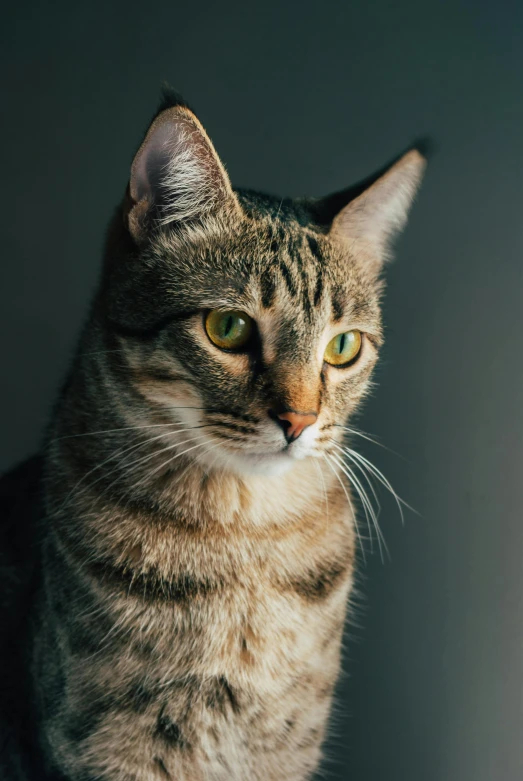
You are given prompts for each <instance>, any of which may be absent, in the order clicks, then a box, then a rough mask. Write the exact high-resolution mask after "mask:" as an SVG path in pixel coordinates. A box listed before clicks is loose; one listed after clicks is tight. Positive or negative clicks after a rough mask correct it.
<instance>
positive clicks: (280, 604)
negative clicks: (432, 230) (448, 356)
mask: <svg viewBox="0 0 523 781" xmlns="http://www.w3.org/2000/svg"><path fill="white" fill-rule="evenodd" d="M164 111H166V112H172V111H174V112H177V111H178V112H180V111H181V112H182V113H183V118H184V119H183V122H184V123H185V124H184V128H183V134H184V135H183V138H182V141H183V143H184V144H185V146H184V149H183V155H181V156H179V157H176V154H175V153H174V152H173V149H174V150H176V149H177V148H179V147H177V146H176V143H174V145H173V141H172V139H170V138H169V139H168V143H167V142H166V141H165V138H164V136H165V132H167V131H165V132H164V130H162V132H161V133H160V136H161V143H162V144H163V146H161V150H160V151H161V152H162V154H165V149H166V148H167V150H168V152H167V153H168V154H169V155H171V157H170V158H169V169H168V176H167V179H165V178H164V179H161V178H160V179H158V180H157V181H156V183H155V180H154V177H153V176H152V175H151V174H150V171H151V165H152V163H151V160H152V161H153V162H154V160H155V159H157V158H156V157H155V155H157V154H159V152H158V150H157V149H155V148H153V149H152V151H151V149H149V148H148V144H156V143H158V134H157V133H156V132H152V131H150V133H149V135H148V137H147V138H149V141H148V140H147V138H146V141H145V143H144V145H142V147H141V149H140V151H139V153H138V156H137V158H136V160H135V164H134V168H133V172H134V173H133V174H132V177H131V185H130V189H129V194H128V196H127V197H126V199H125V201H124V204H123V206H122V208H121V210H119V211H118V213H117V214H116V216H115V218H114V220H113V222H112V225H111V228H110V231H109V236H108V243H107V251H106V258H105V263H104V272H103V275H102V281H101V285H100V289H99V291H98V293H97V295H96V298H95V302H94V305H93V307H92V310H91V314H90V318H89V321H88V323H87V325H86V328H85V330H84V333H83V336H82V338H81V341H80V345H79V348H78V352H77V356H76V359H75V362H74V365H73V368H72V370H71V373H70V376H69V378H68V381H67V383H66V385H65V387H64V389H63V392H62V395H61V398H60V401H59V404H58V405H57V409H56V413H55V416H54V420H53V424H52V427H51V430H50V434H49V438H48V444H47V449H46V462H45V505H46V521H45V526H44V534H43V539H42V543H41V556H42V573H43V574H42V583H41V586H40V587H39V589H38V593H37V599H36V602H35V605H36V607H35V630H34V634H33V638H32V645H31V648H32V651H31V653H32V673H33V685H34V690H35V692H36V701H37V708H38V719H39V721H38V723H39V725H40V745H41V749H42V751H43V754H44V756H45V762H46V763H47V764H46V767H47V768H48V772H49V773H60V774H62V776H63V777H64V778H66V779H71V780H74V781H94V779H99V780H100V781H164V780H165V779H173V781H200V780H201V781H221V780H222V779H223V781H233V779H236V780H237V781H240V779H241V781H247V779H248V780H249V781H251V780H252V781H256V780H257V779H263V781H269V780H274V781H281V780H282V779H288V781H301V780H302V779H308V778H311V776H312V774H313V772H314V770H315V769H316V768H317V766H318V763H319V761H320V757H321V744H322V740H323V738H324V735H325V730H326V725H327V720H328V715H329V710H330V705H331V699H332V692H333V687H334V684H335V681H336V677H337V674H338V670H339V664H340V645H341V636H342V631H343V623H344V617H345V611H346V604H347V599H348V597H349V594H350V591H351V586H352V582H353V562H354V549H355V541H354V522H353V516H352V515H351V508H350V507H349V505H348V501H347V494H346V493H345V490H344V488H343V485H342V484H341V483H340V480H339V475H338V474H336V473H335V472H334V471H332V470H331V469H329V468H326V465H327V462H326V461H325V459H324V455H325V454H326V453H329V452H331V451H332V447H333V445H334V444H336V443H337V442H338V441H339V440H340V438H341V434H340V433H339V432H341V431H342V429H341V428H339V424H343V423H344V422H345V421H346V420H347V418H348V417H349V416H350V415H351V414H352V413H353V412H354V411H355V410H356V409H357V408H358V406H359V404H360V403H361V401H362V399H363V398H364V397H365V395H366V394H367V393H368V391H369V389H370V383H371V374H372V369H373V366H374V364H375V361H376V359H377V353H378V348H379V345H380V343H381V338H382V337H381V323H380V305H379V300H380V295H381V290H382V283H381V281H380V275H379V267H380V257H379V253H377V251H376V248H375V247H373V244H372V240H371V239H370V238H369V237H363V238H361V237H360V239H358V238H356V239H351V238H350V236H343V235H342V234H341V233H340V231H339V230H338V229H337V230H336V231H333V230H331V223H332V219H333V217H334V215H332V216H331V218H330V220H329V221H325V220H320V219H319V218H317V217H315V215H317V214H318V203H317V202H313V201H307V200H302V201H291V200H280V199H275V198H271V197H269V196H262V195H258V194H253V193H251V192H247V191H233V190H232V188H230V185H229V183H228V180H227V179H226V174H225V171H224V169H223V167H222V166H221V164H220V163H219V161H218V158H217V156H216V154H215V152H214V150H213V149H212V147H210V146H209V145H210V142H209V141H208V139H207V137H206V136H205V137H204V136H203V135H200V136H197V135H195V134H197V133H198V132H199V128H200V126H199V123H197V121H196V120H194V126H193V127H192V129H191V128H190V129H189V131H188V130H187V122H189V123H190V122H192V121H193V119H191V117H192V115H191V113H190V112H189V111H188V109H186V108H185V107H183V108H180V107H177V106H176V105H175V106H171V107H168V108H167V109H165V110H164ZM159 116H160V120H158V119H157V120H155V122H156V125H153V129H154V128H155V127H159V126H161V127H162V128H165V127H167V128H169V116H170V115H169V114H167V115H165V114H160V115H159ZM173 116H175V115H173ZM176 116H178V114H176ZM169 132H170V131H169ZM173 132H174V131H173ZM194 138H196V141H195V144H196V149H197V154H195V157H194V159H190V160H189V163H188V159H189V158H191V153H192V150H191V148H190V143H189V146H187V139H189V142H190V140H191V139H194ZM151 139H152V140H151ZM175 140H176V139H175ZM165 143H167V146H165ZM202 145H203V146H202ZM202 149H203V152H202ZM162 150H163V151H162ZM141 155H142V156H143V155H146V156H147V157H146V158H143V157H140V156H141ZM173 155H174V157H173ZM144 159H145V162H144ZM162 159H163V158H162ZM202 160H203V161H204V163H203V164H204V166H206V167H205V170H204V171H203V173H202V171H197V170H196V169H197V167H198V165H200V164H201V161H202ZM162 164H163V165H164V162H163V163H162ZM187 165H189V169H190V170H189V173H188V174H187V177H188V178H186V179H185V180H183V177H184V175H185V173H186V172H187V171H186V167H187ZM164 167H165V166H164ZM195 172H196V173H195ZM200 174H201V175H200ZM149 176H150V177H151V178H150V180H149V179H148V177H149ZM202 176H203V179H205V183H204V186H205V188H206V189H205V192H204V193H202V192H200V191H197V192H193V193H192V194H193V196H194V198H193V200H191V192H192V190H191V188H196V190H198V188H199V186H200V184H201V182H202V181H203V179H202ZM133 177H134V180H133ZM173 181H174V182H175V187H174V189H173V190H172V191H171V192H166V190H169V187H170V186H171V185H172V182H173ZM155 187H156V189H155ZM209 187H210V188H211V189H212V188H213V187H214V188H215V191H214V193H213V194H212V195H209ZM180 192H182V193H183V199H182V201H181V202H180V201H179V194H180ZM201 198H203V199H204V201H205V207H203V206H202V201H201ZM209 198H210V201H209ZM191 204H192V206H191ZM349 206H350V204H349ZM178 207H179V209H178V211H177V208H178ZM193 207H194V209H193ZM194 210H196V211H194ZM167 214H170V218H169V219H167V218H166V215H167ZM188 215H189V216H188ZM347 223H349V224H350V215H348V216H346V219H344V221H343V225H344V226H346V224H347ZM215 308H228V309H240V310H242V311H245V312H247V313H248V314H250V315H251V317H252V318H253V319H254V320H255V322H256V326H257V331H256V338H255V340H254V342H253V345H252V347H251V349H250V350H249V351H248V352H247V353H246V354H229V353H225V352H222V351H219V350H218V349H217V348H216V347H214V345H212V344H211V342H210V341H209V339H208V338H207V337H206V334H205V331H204V328H203V316H202V312H205V311H207V310H209V309H215ZM351 328H358V329H359V330H360V331H362V332H363V334H364V340H363V348H362V352H361V355H360V357H359V359H358V360H357V361H356V363H355V364H354V365H352V366H350V367H349V368H346V369H342V370H338V369H335V368H333V367H328V366H326V365H324V364H323V359H322V356H323V351H324V349H325V346H326V344H327V342H328V341H329V340H330V339H331V338H332V336H333V335H335V334H336V333H339V332H341V331H344V330H349V329H351ZM275 406H279V407H284V408H286V409H294V410H316V411H317V412H318V418H317V422H316V423H315V424H314V425H312V426H310V427H309V428H308V429H307V430H306V431H305V432H304V433H303V434H302V435H301V436H300V437H299V439H297V440H296V442H294V443H293V444H292V445H290V446H289V447H287V446H286V443H285V441H284V438H283V435H282V431H281V429H280V428H279V427H278V426H277V425H276V424H275V422H274V420H273V419H272V418H271V417H270V416H269V414H268V411H269V410H271V409H273V408H274V407H275ZM42 773H43V769H42ZM53 777H54V776H53Z"/></svg>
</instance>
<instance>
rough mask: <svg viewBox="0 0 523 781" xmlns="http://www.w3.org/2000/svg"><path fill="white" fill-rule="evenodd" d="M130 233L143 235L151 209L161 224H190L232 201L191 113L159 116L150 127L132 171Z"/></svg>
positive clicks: (204, 135) (180, 111) (172, 112)
mask: <svg viewBox="0 0 523 781" xmlns="http://www.w3.org/2000/svg"><path fill="white" fill-rule="evenodd" d="M129 192H130V196H131V199H132V201H133V202H134V205H133V207H132V208H131V211H130V213H129V227H130V230H131V233H133V235H135V238H138V237H140V236H141V235H142V233H143V223H144V218H145V216H146V214H147V213H148V212H149V211H150V210H151V209H152V208H153V207H154V209H155V217H156V219H157V220H158V222H159V223H160V224H163V225H166V224H168V223H171V222H175V221H183V220H192V219H197V218H200V217H203V216H204V215H205V214H208V213H210V212H212V211H214V210H216V209H217V208H218V207H219V206H220V204H221V203H223V202H224V201H226V200H227V199H230V200H231V201H235V196H234V194H233V191H232V187H231V183H230V181H229V177H228V176H227V173H226V171H225V169H224V167H223V165H222V163H221V161H220V159H219V157H218V155H217V154H216V151H215V149H214V147H213V145H212V143H211V141H210V139H209V137H208V136H207V133H206V132H205V130H204V129H203V127H202V125H201V124H200V122H199V121H198V120H197V119H196V117H195V116H194V114H193V113H192V112H191V111H190V110H189V109H188V108H185V107H184V106H176V107H174V108H169V109H166V110H165V111H163V112H162V113H161V114H159V115H158V116H157V117H156V119H155V120H154V121H153V123H152V125H151V127H150V128H149V130H148V132H147V135H146V137H145V140H144V142H143V143H142V145H141V147H140V149H139V150H138V152H137V154H136V157H135V158H134V161H133V164H132V167H131V178H130V184H129Z"/></svg>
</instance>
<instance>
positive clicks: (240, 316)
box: [205, 309, 253, 350]
mask: <svg viewBox="0 0 523 781" xmlns="http://www.w3.org/2000/svg"><path fill="white" fill-rule="evenodd" d="M205 330H206V331H207V336H208V337H209V339H210V340H211V342H212V343H213V344H215V345H216V347H219V348H220V349H221V350H241V349H242V348H244V347H245V346H246V345H247V343H248V342H249V340H250V338H251V336H252V332H253V321H252V319H251V318H250V317H249V315H246V314H245V312H239V311H237V310H235V309H231V310H229V311H220V310H219V309H213V310H211V311H210V312H209V313H208V315H207V317H206V318H205Z"/></svg>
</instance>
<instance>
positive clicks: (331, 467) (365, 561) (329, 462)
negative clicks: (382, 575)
mask: <svg viewBox="0 0 523 781" xmlns="http://www.w3.org/2000/svg"><path fill="white" fill-rule="evenodd" d="M325 460H326V463H327V465H328V466H329V468H330V469H331V471H332V472H333V474H334V475H336V479H337V480H338V482H339V484H340V485H341V487H342V488H343V493H344V494H345V496H346V497H347V502H348V504H349V509H350V511H351V514H352V520H353V523H354V528H355V529H356V534H357V537H358V542H359V544H360V550H361V555H362V556H363V563H364V564H366V563H367V557H366V556H365V548H364V547H363V541H362V539H361V534H360V528H359V526H358V521H357V519H356V514H355V512H354V507H353V506H352V502H351V500H350V496H349V494H348V491H347V489H346V488H345V485H344V483H343V480H342V479H341V477H340V476H339V474H338V473H337V471H336V470H335V469H334V466H333V465H332V463H331V461H330V460H329V459H328V457H327V458H326V459H325Z"/></svg>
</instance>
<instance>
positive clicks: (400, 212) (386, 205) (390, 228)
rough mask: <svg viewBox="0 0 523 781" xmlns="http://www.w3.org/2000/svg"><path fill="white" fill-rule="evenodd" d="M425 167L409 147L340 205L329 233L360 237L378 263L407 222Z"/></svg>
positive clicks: (350, 237) (423, 159)
mask: <svg viewBox="0 0 523 781" xmlns="http://www.w3.org/2000/svg"><path fill="white" fill-rule="evenodd" d="M425 167H426V159H425V157H424V156H423V155H422V154H421V153H420V152H419V151H418V150H417V149H411V150H410V151H409V152H407V153H406V154H405V155H403V157H401V158H400V159H399V160H398V161H397V162H396V163H395V164H394V165H393V166H391V167H390V168H389V169H388V170H387V171H386V172H385V173H383V174H381V175H380V176H379V177H378V178H377V179H375V180H374V181H373V183H372V184H370V185H369V186H368V187H365V188H364V189H363V190H362V191H361V192H360V193H359V194H357V195H356V197H354V198H353V199H352V200H350V201H349V202H348V203H347V205H345V206H344V207H343V208H341V210H340V211H339V212H338V213H337V214H336V215H335V216H334V218H333V220H332V224H331V229H330V235H333V236H336V237H339V238H341V239H342V240H347V241H353V240H354V239H356V240H358V239H360V240H362V241H363V242H364V243H365V244H366V245H367V246H368V247H369V249H370V251H371V253H372V254H373V256H374V257H375V259H376V261H377V262H378V263H379V264H380V265H381V263H382V262H383V261H384V260H386V259H387V257H388V256H389V254H390V250H391V244H392V242H393V240H394V238H395V237H396V236H397V234H398V233H399V232H400V231H401V230H402V229H403V228H404V226H405V223H406V222H407V216H408V213H409V210H410V207H411V205H412V202H413V200H414V196H415V194H416V191H417V189H418V187H419V185H420V182H421V179H422V177H423V172H424V170H425Z"/></svg>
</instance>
